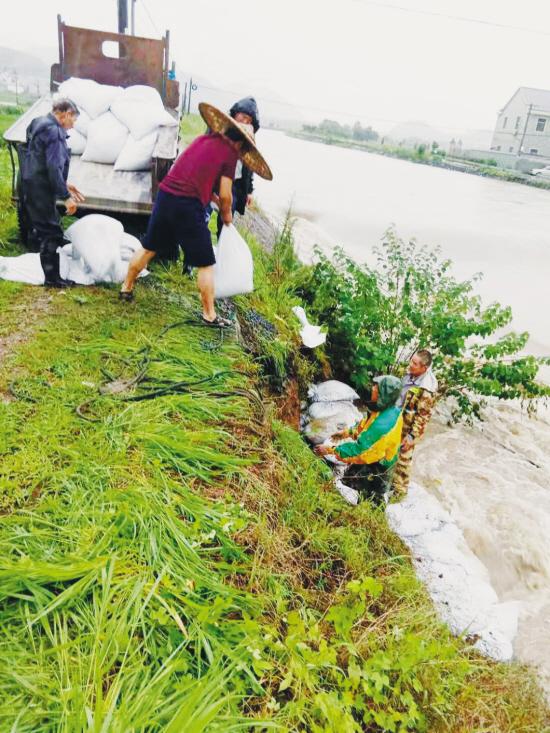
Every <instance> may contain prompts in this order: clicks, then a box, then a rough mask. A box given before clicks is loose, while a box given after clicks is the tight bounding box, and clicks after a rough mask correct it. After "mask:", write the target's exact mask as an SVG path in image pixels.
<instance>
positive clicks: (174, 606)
mask: <svg viewBox="0 0 550 733" xmlns="http://www.w3.org/2000/svg"><path fill="white" fill-rule="evenodd" d="M5 157H6V155H5V153H3V152H0V164H1V165H2V166H5ZM2 170H5V168H2ZM6 190H7V186H6V182H5V179H4V185H3V187H2V188H1V189H0V195H1V196H2V197H3V198H2V204H3V218H2V220H1V221H2V223H1V225H0V226H1V228H0V243H2V244H1V247H4V248H5V247H7V248H8V249H9V250H10V251H14V249H15V248H16V245H15V244H14V243H13V238H14V233H15V229H14V227H15V222H14V216H13V212H12V211H11V209H10V208H9V204H8V200H7V198H6ZM251 245H252V247H253V250H254V255H255V259H256V271H255V284H256V289H255V292H254V293H253V294H251V295H250V296H246V297H244V296H243V297H240V298H238V299H236V301H237V303H236V307H237V312H238V314H239V318H240V320H241V322H242V323H243V324H244V325H243V334H244V335H245V337H246V344H245V346H244V347H243V345H242V344H241V343H240V342H238V341H237V340H236V339H234V338H232V337H229V336H226V337H225V338H224V339H223V341H222V340H221V339H220V337H219V334H218V333H217V332H216V331H212V330H209V329H206V328H204V327H197V326H195V325H192V324H191V323H189V321H190V320H192V319H193V318H194V317H196V313H197V312H198V300H197V296H196V293H195V285H194V283H193V282H191V281H189V280H184V279H182V278H181V276H180V275H179V266H178V265H173V266H171V267H169V268H163V267H160V266H158V267H156V268H154V272H153V275H152V276H151V278H150V279H149V280H148V281H145V282H140V283H139V286H138V296H137V302H136V303H135V304H131V305H125V306H122V305H121V304H120V303H118V301H117V299H116V289H115V288H113V287H93V288H86V289H84V288H78V289H76V290H74V291H72V292H70V293H54V295H53V296H52V299H51V302H48V303H47V304H46V305H44V304H43V303H42V305H41V306H40V307H41V310H40V311H36V312H35V315H34V316H33V311H32V309H33V307H35V308H37V307H38V304H39V302H42V301H41V299H42V298H43V291H42V289H40V288H31V287H24V286H20V285H14V284H11V283H6V282H3V281H0V308H1V309H2V321H1V328H0V339H1V338H5V337H6V336H9V335H10V334H13V333H15V332H17V331H18V330H20V329H21V328H23V330H24V334H25V336H24V338H23V339H22V340H20V341H18V342H14V343H13V344H12V345H11V346H10V347H9V351H8V353H7V355H6V356H5V358H4V360H3V362H2V365H3V369H2V372H1V374H0V508H1V511H2V515H1V517H0V558H1V559H0V656H1V657H2V661H3V664H2V665H1V666H0V690H1V691H2V695H1V697H0V730H2V731H3V730H6V731H9V730H13V731H17V733H26V732H27V731H28V732H29V733H30V732H31V731H32V733H35V732H36V731H39V732H44V733H46V731H48V732H49V731H52V732H53V731H56V732H57V731H66V732H67V733H73V732H75V733H76V732H77V731H82V730H86V731H98V732H99V731H105V732H106V731H109V733H111V732H118V731H120V733H127V732H129V731H136V732H137V731H144V732H145V731H147V732H148V733H150V732H152V731H159V732H160V731H173V732H174V733H176V732H178V733H179V731H182V730H185V731H192V732H197V733H198V732H199V731H219V732H220V733H222V731H223V732H225V731H237V730H243V731H244V730H253V729H258V730H269V729H279V730H289V731H312V732H320V731H323V732H324V733H328V732H329V731H336V730H337V731H344V732H346V731H372V732H373V733H374V732H375V731H391V730H394V731H430V732H433V733H437V731H464V732H465V731H479V732H481V731H487V733H488V732H489V731H490V733H497V732H498V731H502V732H503V733H504V732H506V733H512V731H513V732H514V733H519V732H523V733H528V732H529V733H541V731H544V730H545V728H546V727H547V726H548V716H547V711H546V710H545V708H544V706H543V704H542V701H541V697H540V693H539V692H538V690H537V688H536V685H535V684H534V681H533V677H532V674H531V673H529V672H528V671H526V670H524V669H522V668H521V667H518V666H516V665H497V664H493V663H489V662H487V661H486V660H484V659H482V658H480V657H479V656H477V655H476V654H474V653H473V652H472V650H471V648H470V647H469V646H468V644H467V643H466V642H464V641H462V640H456V639H453V638H452V637H451V636H450V634H449V632H448V631H447V630H446V628H445V627H444V626H443V625H442V624H440V623H439V622H438V620H437V619H436V617H435V614H434V612H433V608H432V606H431V604H430V601H429V599H428V597H427V595H426V593H425V591H424V590H423V588H422V587H421V585H420V584H419V583H418V581H417V580H416V579H415V576H414V572H413V569H412V566H411V563H410V560H409V557H408V554H407V553H406V551H405V549H404V547H403V546H402V544H401V543H400V541H399V540H398V538H397V537H396V536H395V535H393V534H392V533H391V532H390V530H389V528H388V526H387V524H386V521H385V517H384V515H383V513H382V512H381V511H380V510H378V509H375V508H373V507H371V506H370V505H369V504H368V503H367V504H364V505H361V506H360V507H358V508H348V507H346V506H345V505H343V504H342V502H341V500H340V498H339V497H338V495H336V493H335V492H334V491H333V490H332V489H331V486H330V483H329V474H328V471H327V469H326V467H325V466H324V464H323V463H322V462H321V461H320V460H318V459H317V458H315V456H314V455H313V454H312V452H311V451H310V449H309V448H308V447H307V446H306V445H305V444H304V442H303V441H302V439H301V437H300V436H299V435H298V433H297V432H296V431H295V430H294V429H293V428H292V427H290V426H289V425H287V424H285V423H284V422H283V421H281V420H280V419H279V416H280V414H281V410H280V408H281V407H282V406H285V407H288V405H289V404H290V403H292V402H293V401H294V402H295V400H296V399H297V396H298V393H299V391H300V390H301V389H303V386H304V382H305V380H306V379H307V378H309V377H310V376H312V375H314V374H318V373H319V371H320V370H322V369H323V368H326V364H323V362H322V360H320V361H311V359H309V358H308V357H307V356H305V355H303V354H300V353H299V348H298V342H297V335H296V326H297V324H294V321H293V319H292V316H291V314H290V310H289V309H290V307H291V306H292V305H293V304H294V303H296V302H298V296H297V294H296V285H295V283H296V282H299V279H300V277H299V275H300V266H299V265H298V264H297V263H296V262H295V261H294V259H293V257H292V253H291V237H290V235H289V233H288V232H285V233H283V236H282V237H281V240H280V242H279V243H278V245H277V246H276V248H275V252H274V254H273V255H272V256H268V255H266V254H265V253H264V252H263V251H262V250H261V248H260V247H259V246H258V244H257V243H254V242H252V241H251ZM0 251H1V249H0ZM252 309H253V310H254V311H255V312H257V313H260V314H261V315H262V316H263V317H264V318H265V319H266V320H268V321H271V322H272V323H273V324H275V326H276V334H275V335H273V333H272V332H270V333H271V335H268V334H266V333H264V334H263V335H262V333H261V329H260V330H259V331H258V330H257V329H256V330H257V331H258V332H257V333H255V334H254V333H252V331H253V330H254V329H251V328H248V329H247V327H246V319H247V317H249V316H250V313H251V311H252ZM178 322H179V323H180V325H178V326H175V327H173V328H170V329H168V330H165V329H166V327H167V326H168V325H170V324H175V323H178ZM138 373H142V374H144V375H145V377H146V380H145V381H142V382H141V383H140V384H139V385H138V386H133V387H129V389H127V390H125V391H122V392H120V393H113V392H112V389H111V392H110V391H109V389H107V390H106V389H105V386H106V385H108V384H110V385H111V387H112V386H113V385H116V384H118V385H121V384H122V380H131V379H132V377H134V376H135V375H136V374H138ZM206 378H208V381H206V382H203V383H201V384H196V385H195V386H190V387H189V389H188V390H186V391H182V392H181V393H174V394H167V395H165V396H162V397H159V398H156V399H150V400H142V401H130V400H129V399H128V398H131V397H136V396H140V395H142V396H145V393H146V392H148V391H151V390H154V389H159V388H162V387H166V386H167V385H170V384H172V385H173V384H174V383H179V384H181V383H187V384H188V383H192V382H197V381H198V380H201V379H206ZM293 385H294V387H295V392H293V391H292V390H291V388H292V386H293ZM273 387H276V388H277V390H278V394H277V395H274V394H273V392H272V391H271V390H270V388H273ZM102 388H103V389H102ZM287 393H290V395H291V396H290V397H289V396H288V394H287ZM79 407H80V415H79V414H78V412H77V408H79Z"/></svg>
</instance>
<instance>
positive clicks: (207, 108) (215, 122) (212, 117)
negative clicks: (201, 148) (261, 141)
mask: <svg viewBox="0 0 550 733" xmlns="http://www.w3.org/2000/svg"><path fill="white" fill-rule="evenodd" d="M199 112H200V113H201V117H202V119H203V120H204V121H205V122H206V124H207V125H208V127H209V128H210V129H211V130H212V132H219V133H221V134H222V135H223V134H224V133H225V131H226V130H227V129H228V128H229V127H233V128H234V129H235V130H238V132H240V133H241V135H242V136H243V139H244V140H245V141H246V149H245V150H243V151H241V152H240V153H239V157H240V158H241V160H242V162H243V163H244V164H245V166H246V167H247V168H250V170H251V171H254V173H257V174H258V175H259V176H261V177H262V178H266V179H267V180H268V181H271V180H273V174H272V172H271V170H270V168H269V166H268V164H267V163H266V162H265V160H264V157H263V155H262V154H261V153H260V151H259V150H258V148H257V147H256V143H255V142H254V138H253V137H252V135H251V134H250V133H249V132H248V130H246V129H245V128H244V127H243V126H242V125H239V123H238V122H236V121H235V120H234V119H233V118H232V117H230V116H229V115H227V114H225V112H222V111H221V109H218V108H217V107H213V106H212V105H211V104H207V103H206V102H201V103H200V104H199Z"/></svg>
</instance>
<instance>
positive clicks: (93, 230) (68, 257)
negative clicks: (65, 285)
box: [0, 214, 147, 285]
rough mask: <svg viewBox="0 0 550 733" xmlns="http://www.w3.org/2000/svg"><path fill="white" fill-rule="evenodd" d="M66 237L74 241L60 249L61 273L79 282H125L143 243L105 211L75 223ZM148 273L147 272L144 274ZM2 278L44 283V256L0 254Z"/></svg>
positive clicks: (89, 283)
mask: <svg viewBox="0 0 550 733" xmlns="http://www.w3.org/2000/svg"><path fill="white" fill-rule="evenodd" d="M65 236H66V237H67V239H69V240H70V244H67V245H65V246H64V247H61V248H60V249H59V270H60V274H61V277H64V278H67V279H69V280H74V281H75V282H76V283H78V284H79V285H94V284H95V283H100V282H107V283H120V282H122V281H123V280H124V278H125V276H126V271H127V270H128V261H129V260H130V259H131V257H132V255H133V254H134V252H135V251H136V250H138V249H139V248H140V246H141V245H140V243H139V240H138V239H136V237H133V236H132V235H131V234H128V233H126V232H125V231H124V229H123V227H122V224H121V223H120V222H119V221H118V220H117V219H113V218H112V217H110V216H104V215H103V214H89V215H88V216H84V217H83V218H82V219H79V220H78V221H76V222H75V223H74V224H71V226H70V227H69V228H68V229H67V231H66V232H65ZM146 274H147V271H144V272H143V273H142V275H146ZM0 278H1V279H3V280H12V281H14V282H23V283H27V284H29V285H43V284H44V272H43V271H42V267H41V265H40V255H39V254H35V253H28V254H24V255H20V256H19V257H0Z"/></svg>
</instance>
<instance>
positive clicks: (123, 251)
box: [120, 232, 141, 262]
mask: <svg viewBox="0 0 550 733" xmlns="http://www.w3.org/2000/svg"><path fill="white" fill-rule="evenodd" d="M138 249H141V242H140V241H139V239H138V238H137V237H134V236H133V235H132V234H128V233H127V232H124V233H123V234H122V240H121V242H120V256H121V258H122V260H123V261H124V262H128V260H131V259H132V256H133V255H134V253H135V252H137V251H138Z"/></svg>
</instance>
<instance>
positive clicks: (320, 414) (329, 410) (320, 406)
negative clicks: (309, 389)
mask: <svg viewBox="0 0 550 733" xmlns="http://www.w3.org/2000/svg"><path fill="white" fill-rule="evenodd" d="M347 409H353V410H355V409H356V408H355V405H354V404H353V402H351V401H349V400H341V401H340V402H312V404H311V405H310V406H309V407H308V408H307V414H308V416H309V418H310V419H311V420H324V419H325V418H327V417H332V416H333V415H337V414H338V413H339V412H342V410H347Z"/></svg>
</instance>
